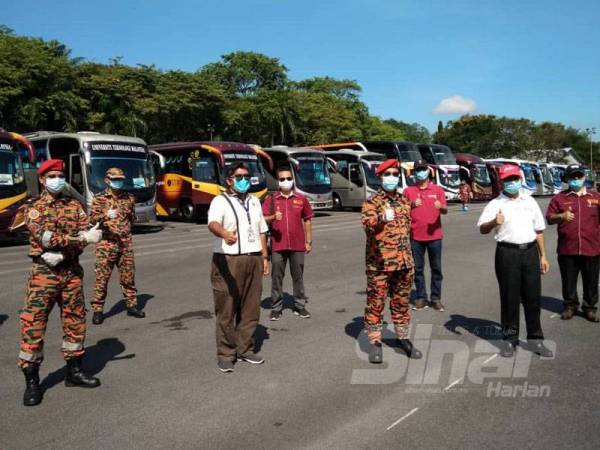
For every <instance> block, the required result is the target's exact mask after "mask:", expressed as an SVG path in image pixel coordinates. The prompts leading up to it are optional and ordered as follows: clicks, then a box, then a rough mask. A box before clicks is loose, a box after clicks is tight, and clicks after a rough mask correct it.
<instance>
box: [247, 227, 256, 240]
mask: <svg viewBox="0 0 600 450" xmlns="http://www.w3.org/2000/svg"><path fill="white" fill-rule="evenodd" d="M248 242H250V243H254V242H256V236H255V235H254V233H253V232H252V230H251V229H249V230H248Z"/></svg>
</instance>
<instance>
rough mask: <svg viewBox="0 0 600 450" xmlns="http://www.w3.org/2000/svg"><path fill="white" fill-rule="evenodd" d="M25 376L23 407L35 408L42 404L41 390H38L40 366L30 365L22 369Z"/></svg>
mask: <svg viewBox="0 0 600 450" xmlns="http://www.w3.org/2000/svg"><path fill="white" fill-rule="evenodd" d="M23 374H24V375H25V393H24V394H23V405H25V406H35V405H39V404H40V403H42V389H41V388H40V366H38V365H37V364H32V365H30V366H27V367H25V368H23Z"/></svg>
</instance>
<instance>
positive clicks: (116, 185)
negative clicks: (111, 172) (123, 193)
mask: <svg viewBox="0 0 600 450" xmlns="http://www.w3.org/2000/svg"><path fill="white" fill-rule="evenodd" d="M108 185H109V186H110V187H111V188H112V189H116V190H117V191H118V190H119V189H123V180H110V181H109V182H108Z"/></svg>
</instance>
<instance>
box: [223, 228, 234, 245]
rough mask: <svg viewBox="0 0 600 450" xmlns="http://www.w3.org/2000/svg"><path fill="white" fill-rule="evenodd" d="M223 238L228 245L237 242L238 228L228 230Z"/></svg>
mask: <svg viewBox="0 0 600 450" xmlns="http://www.w3.org/2000/svg"><path fill="white" fill-rule="evenodd" d="M223 239H225V243H226V244H227V245H233V244H235V243H236V242H237V230H233V231H227V230H225V232H224V233H223Z"/></svg>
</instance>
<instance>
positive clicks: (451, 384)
mask: <svg viewBox="0 0 600 450" xmlns="http://www.w3.org/2000/svg"><path fill="white" fill-rule="evenodd" d="M462 380H463V378H462V377H460V378H459V379H458V380H455V381H453V382H452V383H450V384H449V385H448V386H446V387H445V388H444V390H445V391H447V390H448V389H451V388H452V386H454V385H456V384H458V383H460V382H461V381H462Z"/></svg>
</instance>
